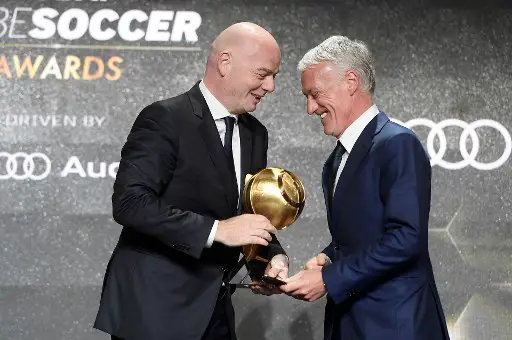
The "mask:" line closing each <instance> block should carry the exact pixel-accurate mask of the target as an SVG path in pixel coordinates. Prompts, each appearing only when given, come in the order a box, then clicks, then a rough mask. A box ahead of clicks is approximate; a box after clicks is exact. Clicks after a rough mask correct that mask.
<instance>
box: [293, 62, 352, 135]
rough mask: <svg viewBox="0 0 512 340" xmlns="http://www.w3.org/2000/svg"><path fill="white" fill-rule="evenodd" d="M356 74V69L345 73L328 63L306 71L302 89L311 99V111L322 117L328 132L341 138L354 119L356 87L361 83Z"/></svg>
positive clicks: (303, 76)
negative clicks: (358, 81)
mask: <svg viewBox="0 0 512 340" xmlns="http://www.w3.org/2000/svg"><path fill="white" fill-rule="evenodd" d="M354 76H355V75H354V73H353V72H347V73H346V74H345V75H342V74H341V73H340V71H339V69H338V68H336V66H334V65H333V64H331V63H328V62H323V63H321V64H317V65H313V66H310V67H308V68H306V69H305V70H304V72H302V75H301V83H302V92H303V93H304V95H305V96H306V98H307V111H308V114H310V115H317V116H319V117H320V119H321V121H322V125H323V126H324V133H325V134H326V135H331V136H334V137H336V138H338V137H340V136H341V134H342V133H343V132H344V131H345V129H346V128H347V127H348V126H349V125H350V124H351V122H352V117H351V116H352V103H353V94H354V92H355V89H354V86H357V84H356V83H357V82H356V83H354V80H355V79H354Z"/></svg>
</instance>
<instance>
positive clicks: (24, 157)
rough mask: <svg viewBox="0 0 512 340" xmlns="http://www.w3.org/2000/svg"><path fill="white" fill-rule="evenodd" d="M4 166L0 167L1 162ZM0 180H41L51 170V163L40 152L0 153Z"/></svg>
mask: <svg viewBox="0 0 512 340" xmlns="http://www.w3.org/2000/svg"><path fill="white" fill-rule="evenodd" d="M3 159H5V164H4V165H3V166H2V165H1V164H2V163H3V162H2V160H3ZM0 162H2V163H0V180H5V179H15V180H24V179H31V180H35V181H39V180H42V179H44V178H46V176H48V174H49V173H50V171H51V168H52V162H51V161H50V159H49V158H48V156H46V155H45V154H42V153H40V152H34V153H30V154H28V153H25V152H16V153H13V154H10V153H7V152H0Z"/></svg>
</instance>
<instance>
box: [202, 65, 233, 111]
mask: <svg viewBox="0 0 512 340" xmlns="http://www.w3.org/2000/svg"><path fill="white" fill-rule="evenodd" d="M203 83H204V86H206V88H207V89H208V91H210V93H211V94H212V95H213V96H214V97H215V98H216V99H217V100H218V101H219V102H220V103H221V104H222V105H223V106H224V107H225V108H226V110H228V111H229V113H231V114H237V112H234V110H233V109H232V108H231V106H230V105H229V101H228V96H227V95H226V91H224V87H223V86H222V84H221V83H220V82H219V81H217V80H216V79H212V77H209V76H208V75H205V77H204V79H203Z"/></svg>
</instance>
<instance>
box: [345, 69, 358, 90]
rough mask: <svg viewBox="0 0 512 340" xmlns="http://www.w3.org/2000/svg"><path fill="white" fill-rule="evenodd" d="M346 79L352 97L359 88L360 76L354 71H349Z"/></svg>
mask: <svg viewBox="0 0 512 340" xmlns="http://www.w3.org/2000/svg"><path fill="white" fill-rule="evenodd" d="M346 79H347V88H348V92H349V94H350V95H351V96H352V95H353V94H354V93H355V92H356V90H357V89H358V88H359V75H358V74H357V73H355V72H354V71H348V72H347V76H346Z"/></svg>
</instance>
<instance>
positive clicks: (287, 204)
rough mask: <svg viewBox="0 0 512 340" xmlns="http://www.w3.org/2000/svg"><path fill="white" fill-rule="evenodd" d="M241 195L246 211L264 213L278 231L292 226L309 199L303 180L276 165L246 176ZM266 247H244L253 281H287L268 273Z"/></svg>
mask: <svg viewBox="0 0 512 340" xmlns="http://www.w3.org/2000/svg"><path fill="white" fill-rule="evenodd" d="M242 198H243V208H244V212H245V213H248V214H258V215H263V216H265V217H266V218H268V220H269V221H270V223H271V224H272V225H273V226H274V227H275V228H276V229H277V230H282V229H285V228H287V227H289V226H290V225H292V224H293V223H294V222H295V221H296V220H297V218H298V217H299V216H300V214H301V213H302V210H303V209H304V203H305V201H306V196H305V191H304V186H303V185H302V182H301V181H300V179H299V178H298V177H297V176H296V175H295V174H293V173H292V172H290V171H288V170H285V169H281V168H277V167H267V168H265V169H262V170H260V171H259V172H258V173H256V174H255V175H250V174H249V175H247V176H246V177H245V187H244V192H243V197H242ZM265 248H266V247H264V246H261V245H254V244H253V245H246V246H244V247H243V254H244V257H245V260H246V263H247V267H248V274H249V276H250V277H251V279H252V280H253V281H254V280H256V281H263V282H266V283H269V284H273V285H279V284H284V283H285V282H284V281H281V280H278V279H275V278H271V277H267V276H265V269H266V267H267V265H268V262H269V261H270V260H271V259H269V258H267V257H268V256H267V255H266V253H268V252H267V251H265V250H266V249H265Z"/></svg>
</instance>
